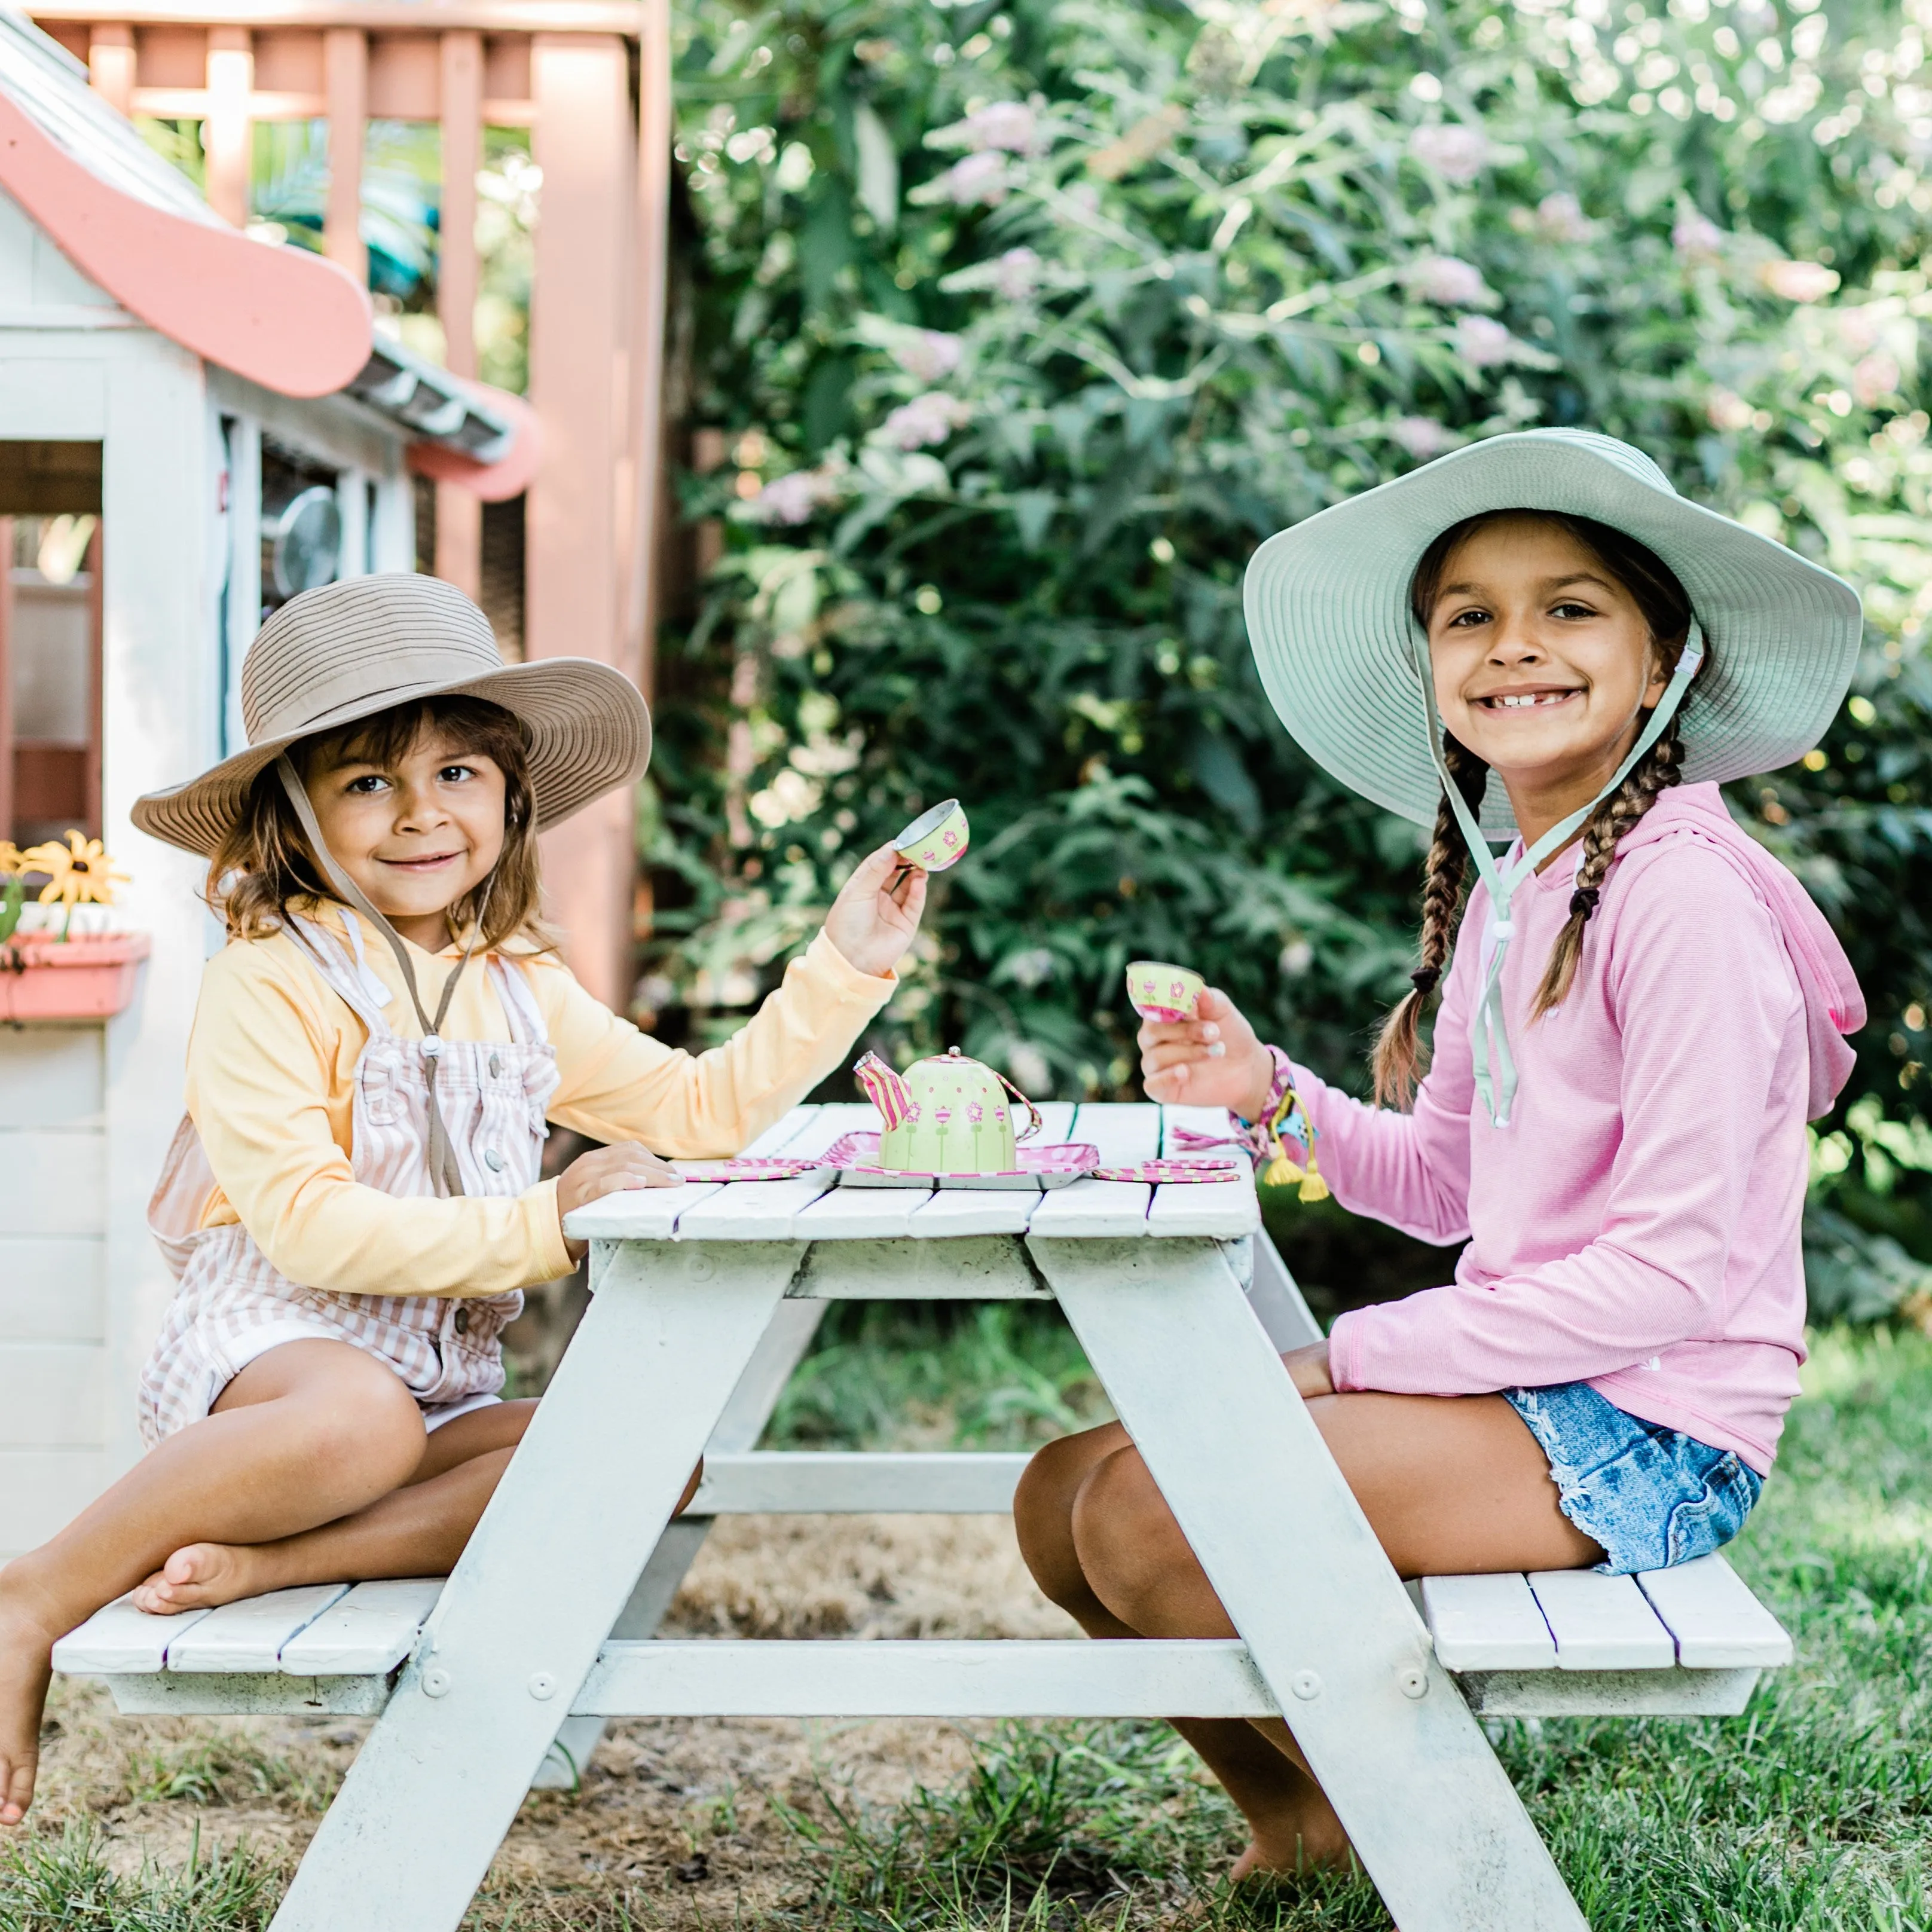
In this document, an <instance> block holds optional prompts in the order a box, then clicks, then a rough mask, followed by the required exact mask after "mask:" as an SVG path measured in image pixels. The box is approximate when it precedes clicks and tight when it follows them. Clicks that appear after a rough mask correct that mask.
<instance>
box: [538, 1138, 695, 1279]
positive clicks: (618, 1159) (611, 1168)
mask: <svg viewBox="0 0 1932 1932" xmlns="http://www.w3.org/2000/svg"><path fill="white" fill-rule="evenodd" d="M683 1185H684V1177H683V1175H681V1174H679V1172H678V1171H677V1170H676V1169H675V1168H674V1167H672V1166H670V1164H669V1163H667V1162H665V1161H661V1160H658V1157H657V1156H656V1155H655V1154H652V1152H651V1151H650V1150H649V1148H643V1147H640V1146H638V1145H637V1142H634V1141H623V1142H619V1144H618V1145H616V1146H615V1147H604V1148H592V1150H591V1151H590V1152H589V1154H579V1155H578V1156H577V1158H576V1160H574V1161H572V1162H571V1163H570V1165H569V1166H568V1167H566V1168H565V1169H564V1170H563V1172H562V1174H561V1175H559V1176H558V1177H557V1183H556V1214H557V1219H558V1220H559V1221H561V1220H562V1219H563V1217H564V1216H565V1215H566V1214H570V1213H571V1211H573V1210H574V1209H576V1208H581V1207H583V1206H584V1205H586V1203H587V1202H592V1201H601V1200H602V1199H603V1198H604V1196H605V1195H607V1194H622V1193H627V1192H628V1190H630V1189H631V1188H634V1187H682V1186H683ZM588 1245H589V1244H587V1243H586V1242H583V1241H571V1240H569V1239H568V1238H565V1242H564V1246H565V1247H567V1248H568V1250H570V1253H571V1259H573V1260H574V1261H581V1260H582V1259H583V1256H584V1251H585V1250H586V1247H588Z"/></svg>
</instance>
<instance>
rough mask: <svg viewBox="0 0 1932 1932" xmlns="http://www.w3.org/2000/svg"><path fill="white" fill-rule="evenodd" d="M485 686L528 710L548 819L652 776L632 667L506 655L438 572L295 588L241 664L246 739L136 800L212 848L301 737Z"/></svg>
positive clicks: (152, 828) (137, 817) (158, 819)
mask: <svg viewBox="0 0 1932 1932" xmlns="http://www.w3.org/2000/svg"><path fill="white" fill-rule="evenodd" d="M426 697H481V698H487V700H489V701H490V703H492V704H499V705H501V706H502V708H503V709H505V711H508V712H511V713H512V714H513V715H515V716H516V717H517V718H520V720H521V721H523V726H524V728H525V730H526V733H527V736H528V739H529V778H530V790H531V792H532V795H533V797H534V799H535V808H536V822H537V823H538V826H551V825H555V824H556V823H558V822H559V820H562V819H565V818H568V817H569V816H570V814H571V813H572V812H573V811H579V810H580V809H581V808H583V806H585V805H588V804H589V802H590V801H591V800H592V799H594V798H596V797H598V796H600V795H601V793H604V792H607V791H609V790H611V789H612V788H613V787H615V786H618V785H622V784H631V783H632V782H634V781H635V780H637V778H641V777H642V776H643V772H644V768H645V767H646V766H647V765H648V764H649V763H650V757H651V718H650V712H649V709H648V708H647V707H646V705H645V703H644V700H643V697H642V696H641V695H640V694H639V692H638V691H637V687H636V685H634V684H632V683H631V681H630V679H628V678H627V677H626V676H624V674H623V673H622V671H619V670H616V669H615V668H613V667H612V666H611V665H609V664H599V663H598V662H597V661H595V659H592V658H539V659H538V660H536V661H534V662H532V663H529V664H505V663H504V661H503V660H502V655H501V654H500V653H499V652H498V650H497V649H496V637H495V636H494V634H493V633H492V631H491V630H490V620H489V619H488V618H487V617H486V616H484V614H483V613H482V612H481V610H478V608H477V607H476V606H475V604H472V602H471V601H469V598H467V597H466V596H464V595H463V592H461V591H460V590H458V589H456V588H455V586H454V585H452V584H448V583H443V582H441V581H440V580H438V579H437V578H435V577H416V576H402V575H395V576H381V577H351V578H350V579H348V580H347V581H346V582H344V583H326V584H324V585H323V586H321V588H320V589H315V590H305V591H304V592H302V595H300V596H299V597H296V598H291V599H290V601H288V602H287V603H286V604H284V605H283V606H282V607H281V609H280V610H278V611H276V612H275V614H274V616H272V617H271V618H270V619H269V621H268V622H266V624H264V625H263V626H262V628H261V630H260V632H258V633H257V636H256V638H255V640H254V643H252V644H251V645H250V646H249V647H248V657H247V658H246V659H245V661H243V664H242V722H243V724H244V726H245V728H246V730H247V731H248V749H247V750H246V751H238V752H236V754H234V756H233V757H228V758H224V759H223V760H222V761H221V763H220V764H218V765H217V766H214V769H212V770H211V771H206V772H202V775H200V777H199V778H190V780H189V781H188V782H187V784H182V785H176V786H175V787H172V789H171V790H167V791H157V792H150V793H148V795H147V796H145V798H141V799H136V801H135V803H134V810H133V820H134V823H136V825H137V826H139V827H140V829H142V831H143V832H151V833H152V834H153V835H154V837H155V838H164V839H166V841H167V842H168V843H169V844H170V845H178V846H180V847H182V848H183V849H184V850H187V851H190V852H198V853H201V854H202V856H204V857H208V856H212V855H213V853H214V852H215V851H216V850H217V848H218V847H220V844H221V841H222V840H223V838H226V835H227V834H228V832H229V829H230V828H231V827H232V826H233V825H234V823H235V822H236V820H237V818H239V817H240V816H241V814H242V808H243V807H244V805H245V803H246V802H247V799H248V793H249V790H250V788H251V787H252V786H253V785H254V782H255V780H256V778H257V777H258V776H259V775H260V774H261V772H263V769H265V768H266V766H269V765H271V764H272V763H274V762H275V758H276V757H277V756H278V754H280V753H281V752H282V751H285V750H286V749H287V748H288V747H289V746H290V745H293V744H294V743H295V742H296V741H297V740H298V739H302V738H308V737H311V736H314V735H315V734H316V733H318V732H323V731H335V730H341V728H342V727H344V726H345V725H349V724H355V723H356V722H357V721H359V719H362V718H370V717H373V716H374V715H375V714H376V713H377V712H380V711H386V710H388V709H390V708H391V707H392V706H395V705H399V704H410V703H416V702H417V701H418V700H421V699H423V698H426Z"/></svg>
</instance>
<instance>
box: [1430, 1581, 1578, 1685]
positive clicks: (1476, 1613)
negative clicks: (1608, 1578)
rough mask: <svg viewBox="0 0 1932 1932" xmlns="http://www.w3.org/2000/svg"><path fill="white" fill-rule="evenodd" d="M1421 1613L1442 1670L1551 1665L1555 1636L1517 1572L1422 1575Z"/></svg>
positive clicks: (1525, 1667) (1553, 1662)
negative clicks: (1496, 1574)
mask: <svg viewBox="0 0 1932 1932" xmlns="http://www.w3.org/2000/svg"><path fill="white" fill-rule="evenodd" d="M1422 1614H1423V1618H1424V1622H1427V1625H1429V1634H1430V1636H1431V1637H1433V1638H1434V1639H1435V1640H1436V1656H1437V1658H1439V1660H1440V1661H1441V1663H1442V1667H1443V1669H1444V1670H1555V1669H1556V1639H1555V1638H1554V1637H1552V1636H1551V1635H1550V1626H1549V1625H1547V1624H1546V1623H1545V1622H1544V1621H1543V1613H1542V1611H1541V1610H1539V1609H1538V1607H1537V1604H1536V1598H1535V1593H1534V1592H1532V1590H1531V1589H1530V1587H1529V1583H1527V1582H1526V1580H1524V1578H1523V1577H1521V1576H1520V1575H1514V1574H1511V1575H1501V1576H1493V1577H1424V1578H1423V1580H1422Z"/></svg>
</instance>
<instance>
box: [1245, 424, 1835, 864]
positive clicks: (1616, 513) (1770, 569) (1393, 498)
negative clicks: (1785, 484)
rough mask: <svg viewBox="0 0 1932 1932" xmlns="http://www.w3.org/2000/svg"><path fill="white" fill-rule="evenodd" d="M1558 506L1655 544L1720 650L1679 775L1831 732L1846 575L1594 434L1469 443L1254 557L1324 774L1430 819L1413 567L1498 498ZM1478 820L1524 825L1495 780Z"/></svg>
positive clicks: (1735, 771)
mask: <svg viewBox="0 0 1932 1932" xmlns="http://www.w3.org/2000/svg"><path fill="white" fill-rule="evenodd" d="M1511 509H1523V510H1559V511H1568V512H1569V513H1570V514H1572V515H1575V516H1580V517H1592V518H1593V519H1594V520H1595V521H1597V522H1598V523H1607V524H1608V525H1609V526H1610V527H1611V528H1612V529H1617V530H1622V532H1625V535H1629V536H1633V537H1635V538H1637V540H1638V541H1639V542H1640V543H1643V544H1647V545H1648V546H1649V547H1650V548H1651V549H1652V550H1655V552H1656V553H1657V554H1658V556H1660V557H1661V558H1662V559H1664V562H1666V563H1667V564H1668V565H1670V568H1672V569H1673V571H1676V574H1677V577H1678V580H1679V582H1680V583H1682V585H1683V586H1684V589H1685V592H1686V593H1687V594H1688V596H1689V598H1690V599H1691V608H1692V610H1694V612H1695V613H1696V614H1697V620H1698V622H1699V623H1700V625H1702V626H1703V631H1704V635H1705V637H1706V640H1707V641H1708V643H1709V648H1710V652H1711V657H1710V662H1709V666H1708V667H1707V668H1706V670H1705V672H1704V673H1703V676H1701V677H1700V678H1699V679H1698V680H1697V684H1696V685H1695V686H1694V689H1693V693H1692V694H1691V697H1688V699H1687V700H1686V701H1685V710H1684V716H1683V724H1682V742H1683V745H1684V748H1685V759H1684V777H1685V779H1686V780H1687V781H1691V782H1695V781H1697V780H1700V779H1705V778H1715V779H1720V780H1722V779H1728V778H1745V777H1748V776H1750V775H1751V774H1752V773H1754V772H1768V771H1775V770H1776V769H1778V767H1779V766H1782V765H1788V764H1790V763H1791V762H1792V761H1793V760H1794V759H1796V758H1799V757H1802V756H1803V755H1804V754H1805V752H1807V751H1809V750H1810V749H1811V747H1812V746H1813V745H1815V744H1816V743H1817V742H1818V740H1819V739H1820V737H1822V736H1823V735H1824V733H1825V730H1826V727H1827V726H1828V725H1829V724H1830V723H1831V721H1832V717H1833V716H1834V715H1835V713H1836V712H1837V710H1838V706H1839V704H1840V703H1841V702H1842V701H1843V697H1844V694H1845V688H1846V685H1848V684H1849V682H1850V681H1851V676H1852V667H1853V665H1854V664H1855V662H1856V661H1857V658H1858V644H1859V640H1860V637H1861V634H1862V631H1863V623H1864V620H1863V613H1862V612H1861V609H1860V607H1859V604H1858V592H1856V591H1855V590H1854V589H1852V587H1851V586H1850V585H1849V584H1848V583H1846V582H1845V581H1844V580H1843V579H1842V578H1841V577H1835V576H1833V575H1832V573H1831V572H1830V571H1829V570H1826V569H1823V568H1820V566H1819V565H1817V564H1814V563H1808V562H1806V561H1805V559H1804V558H1803V557H1802V556H1799V555H1798V554H1797V553H1796V552H1795V551H1793V550H1787V548H1786V547H1784V544H1781V543H1776V542H1774V541H1772V539H1771V538H1769V537H1763V536H1760V535H1758V534H1757V532H1756V531H1755V530H1749V529H1745V526H1743V525H1742V523H1733V522H1732V521H1731V520H1730V518H1729V517H1723V516H1720V515H1719V514H1718V513H1717V512H1716V511H1715V510H1707V509H1706V508H1703V505H1700V504H1697V503H1693V502H1689V501H1688V500H1687V499H1685V498H1684V497H1682V496H1679V495H1678V493H1677V492H1676V490H1673V488H1672V487H1670V481H1669V480H1668V479H1667V478H1666V477H1665V475H1664V472H1663V471H1662V470H1661V469H1658V466H1657V465H1656V464H1655V463H1653V462H1652V460H1650V458H1649V457H1647V456H1646V455H1644V454H1643V452H1642V451H1640V450H1637V449H1632V448H1631V446H1630V445H1629V444H1628V443H1619V442H1618V441H1617V440H1616V438H1615V437H1608V436H1600V435H1598V434H1597V433H1596V432H1595V431H1591V430H1573V429H1535V430H1524V431H1520V432H1518V433H1517V434H1512V435H1509V436H1499V437H1490V439H1489V440H1487V441H1486V442H1483V443H1472V444H1470V445H1469V446H1468V447H1467V448H1466V449H1459V450H1457V451H1455V452H1453V453H1452V454H1451V455H1448V456H1443V457H1439V458H1437V459H1436V460H1435V461H1434V462H1433V463H1427V464H1425V465H1424V466H1423V467H1422V468H1421V469H1416V470H1413V471H1412V472H1410V473H1409V475H1406V476H1400V477H1398V478H1396V480H1395V481H1394V482H1392V483H1385V484H1381V485H1380V486H1379V487H1377V488H1376V489H1373V490H1365V491H1364V493H1362V494H1361V496H1352V497H1351V498H1350V499H1349V500H1348V501H1347V502H1345V503H1337V504H1336V505H1334V506H1333V507H1332V508H1329V509H1326V510H1323V511H1320V512H1319V514H1316V515H1315V516H1313V517H1309V518H1308V519H1307V520H1306V521H1305V522H1303V523H1297V524H1296V525H1295V526H1294V527H1293V528H1292V529H1286V530H1283V531H1282V532H1280V534H1279V535H1275V536H1272V537H1271V538H1268V541H1267V542H1266V543H1265V544H1262V547H1261V548H1260V549H1259V550H1257V551H1256V553H1255V555H1254V558H1253V561H1252V562H1250V564H1249V565H1248V572H1247V593H1246V594H1247V620H1248V637H1249V640H1250V643H1252V645H1253V649H1254V653H1255V662H1256V665H1257V666H1258V667H1259V670H1260V672H1261V676H1262V684H1263V685H1264V686H1265V688H1266V690H1267V691H1268V697H1269V699H1270V700H1271V702H1272V703H1273V704H1274V708H1275V709H1276V711H1277V712H1278V713H1279V714H1280V718H1281V721H1282V722H1283V724H1285V725H1286V726H1287V727H1288V730H1289V733H1290V735H1291V736H1293V738H1294V739H1295V742H1297V743H1298V745H1301V748H1302V749H1303V750H1304V751H1306V752H1307V754H1309V756H1310V757H1312V758H1313V759H1314V760H1315V761H1316V763H1318V764H1319V765H1320V766H1322V767H1323V769H1325V770H1327V771H1328V772H1331V773H1332V774H1333V775H1334V776H1335V777H1337V778H1340V780H1341V781H1343V783H1344V784H1347V785H1349V786H1350V787H1352V788H1353V789H1354V790H1356V791H1358V792H1360V793H1361V794H1362V795H1363V796H1364V797H1365V798H1369V799H1373V800H1374V802H1376V804H1377V805H1382V806H1385V807H1386V808H1388V810H1389V811H1394V812H1398V813H1400V814H1401V815H1402V816H1403V817H1404V818H1409V819H1413V820H1415V822H1416V823H1418V824H1421V825H1428V824H1432V823H1434V821H1435V817H1436V806H1437V804H1438V802H1439V800H1440V799H1441V797H1442V781H1441V779H1440V778H1439V777H1438V775H1437V773H1436V766H1435V763H1434V761H1433V758H1432V757H1431V755H1430V745H1429V733H1430V709H1429V706H1428V705H1427V702H1426V701H1425V699H1424V694H1423V691H1422V688H1421V678H1420V672H1419V668H1418V650H1419V646H1420V644H1421V633H1420V631H1419V629H1418V626H1417V625H1416V623H1415V619H1414V618H1413V617H1412V616H1411V615H1410V612H1409V582H1410V580H1411V579H1412V577H1414V575H1415V567H1416V565H1417V564H1418V563H1419V562H1421V559H1422V554H1423V552H1424V550H1427V548H1428V547H1429V546H1430V544H1432V543H1433V542H1434V541H1435V540H1436V538H1437V537H1439V535H1442V532H1444V531H1445V530H1446V529H1449V528H1450V527H1451V526H1452V525H1453V524H1456V523H1460V522H1461V521H1462V520H1463V518H1464V517H1473V516H1478V515H1480V514H1481V513H1482V512H1484V511H1487V510H1511ZM1482 818H1483V829H1484V831H1485V832H1488V833H1490V834H1492V835H1494V836H1496V837H1498V838H1506V837H1508V836H1510V835H1512V834H1513V833H1514V831H1515V829H1516V826H1515V821H1514V819H1513V817H1511V812H1510V806H1509V800H1508V797H1507V796H1506V795H1505V793H1504V790H1503V787H1502V785H1501V784H1497V783H1492V784H1490V786H1489V788H1488V790H1487V793H1486V795H1485V796H1484V804H1483V814H1482Z"/></svg>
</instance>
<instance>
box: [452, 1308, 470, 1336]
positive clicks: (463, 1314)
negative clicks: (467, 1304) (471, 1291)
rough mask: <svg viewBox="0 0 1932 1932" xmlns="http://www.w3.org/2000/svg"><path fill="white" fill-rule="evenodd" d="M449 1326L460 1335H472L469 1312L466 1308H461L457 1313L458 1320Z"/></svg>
mask: <svg viewBox="0 0 1932 1932" xmlns="http://www.w3.org/2000/svg"><path fill="white" fill-rule="evenodd" d="M450 1326H451V1327H452V1328H454V1329H455V1331H456V1332H457V1333H458V1334H459V1335H466V1334H469V1310H468V1309H466V1308H459V1309H458V1310H457V1311H456V1319H455V1321H454V1322H452V1323H451V1324H450Z"/></svg>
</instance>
